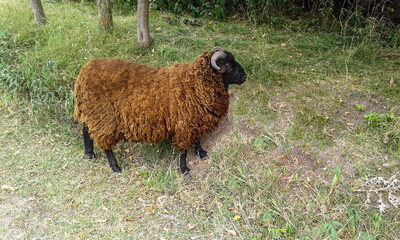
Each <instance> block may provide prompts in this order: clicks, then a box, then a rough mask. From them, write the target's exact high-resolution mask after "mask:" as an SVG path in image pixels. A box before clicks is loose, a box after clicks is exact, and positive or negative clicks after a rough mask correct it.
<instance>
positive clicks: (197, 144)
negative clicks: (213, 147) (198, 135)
mask: <svg viewBox="0 0 400 240" xmlns="http://www.w3.org/2000/svg"><path fill="white" fill-rule="evenodd" d="M194 148H195V149H196V154H197V156H198V157H199V158H200V159H201V160H207V159H208V155H207V151H205V150H204V149H203V148H202V147H201V144H200V140H197V141H196V142H195V143H194Z"/></svg>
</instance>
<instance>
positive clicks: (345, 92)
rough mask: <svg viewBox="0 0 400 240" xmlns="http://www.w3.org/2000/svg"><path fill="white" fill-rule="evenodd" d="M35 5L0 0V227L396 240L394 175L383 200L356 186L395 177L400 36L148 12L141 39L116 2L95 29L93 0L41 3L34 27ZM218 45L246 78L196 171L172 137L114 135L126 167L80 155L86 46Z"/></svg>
mask: <svg viewBox="0 0 400 240" xmlns="http://www.w3.org/2000/svg"><path fill="white" fill-rule="evenodd" d="M29 9H30V8H29V5H28V3H27V2H25V1H4V0H3V1H2V0H0V23H2V24H3V25H0V26H1V27H0V46H1V47H2V48H1V49H0V53H1V54H2V56H4V58H0V81H1V82H0V129H1V130H0V133H1V134H0V159H1V160H2V161H1V162H2V164H1V165H0V185H1V189H0V239H207V240H208V239H246V240H249V239H251V240H261V239H400V231H399V229H400V228H399V227H398V226H399V224H400V223H399V219H400V218H399V217H400V212H399V209H398V208H396V207H395V206H394V205H393V204H391V203H390V202H389V193H390V192H389V190H388V188H382V189H381V190H382V191H381V192H380V193H381V195H380V196H381V199H382V202H383V203H385V204H387V206H388V207H387V208H385V209H384V211H383V212H382V211H380V209H379V208H378V207H379V206H380V205H382V204H380V203H379V202H378V200H379V198H377V196H371V201H372V202H371V203H370V204H366V200H367V199H368V198H367V193H368V189H370V186H369V185H365V183H366V182H368V181H370V180H371V179H374V178H375V177H382V178H383V179H385V180H387V181H389V180H390V178H391V177H393V178H392V179H399V169H400V163H399V158H400V147H399V146H400V121H399V117H398V116H399V115H400V108H399V104H398V99H399V98H400V92H399V84H400V79H399V74H400V68H399V66H400V62H399V59H400V57H399V56H400V53H399V49H398V47H390V46H382V45H381V44H380V43H379V44H377V43H376V42H375V41H376V38H375V37H376V35H368V36H366V37H365V38H362V39H356V37H355V36H353V37H352V36H350V37H349V36H342V35H341V34H340V33H328V32H318V31H316V32H313V31H306V30H301V31H300V30H299V29H302V28H301V25H296V24H298V23H296V22H293V23H291V25H290V26H288V27H287V29H280V30H277V29H272V28H270V27H268V26H254V25H251V24H249V23H246V22H240V21H235V22H230V23H216V22H214V21H206V20H201V19H200V20H196V21H200V23H201V26H192V25H185V24H182V22H184V20H185V18H186V17H184V18H181V17H179V16H173V15H170V14H168V13H159V12H153V14H152V15H151V19H150V23H151V30H152V36H153V38H154V42H153V45H152V48H151V49H149V50H139V49H137V48H135V47H134V44H133V42H134V38H135V36H134V34H133V33H132V29H134V16H127V15H121V14H118V13H116V14H115V15H114V20H115V24H114V25H115V29H114V32H113V33H111V34H109V35H104V34H103V33H102V32H101V31H99V30H98V28H97V22H96V13H95V11H93V10H95V8H94V7H93V6H92V5H90V4H88V3H70V2H52V1H50V2H46V4H45V9H46V11H47V16H48V18H49V22H50V24H49V25H46V26H43V27H36V26H34V23H33V22H32V23H31V22H30V19H31V18H32V17H31V14H32V13H31V11H30V10H29ZM93 12H94V13H93ZM71 15H73V16H79V17H76V18H68V16H71ZM17 16H18V17H17ZM171 19H173V21H171ZM3 26H7V28H6V27H3ZM296 29H297V30H296ZM371 31H372V30H371ZM67 33H68V36H69V37H68V38H65V35H66V34H67ZM217 45H220V46H223V47H224V48H226V49H227V50H229V51H231V52H232V53H233V54H234V55H235V57H236V60H237V61H238V62H239V63H241V64H242V66H243V67H244V69H245V71H246V72H247V74H248V81H247V82H246V83H245V84H243V85H241V86H232V87H231V88H230V94H231V106H230V110H229V114H228V116H227V117H226V118H224V119H223V120H222V122H221V124H220V126H219V128H218V129H216V131H214V132H213V133H210V134H209V135H207V136H205V137H204V139H203V146H204V148H205V149H206V150H207V151H208V154H209V156H210V159H209V160H207V161H200V160H199V159H197V157H196V156H195V154H194V150H190V151H189V167H190V168H191V169H192V172H191V176H190V177H184V176H182V175H181V174H180V173H179V171H178V167H177V165H178V158H179V153H178V152H177V151H175V150H174V149H173V148H171V147H170V145H169V143H168V142H163V143H159V144H139V143H120V144H118V145H117V146H116V147H115V148H114V151H115V153H116V156H117V158H118V161H119V164H120V165H121V167H122V169H123V172H122V174H115V173H113V172H112V171H111V170H110V169H109V167H108V164H107V160H106V158H105V156H104V154H103V153H102V152H101V151H100V149H99V148H97V147H96V148H95V151H96V154H97V156H98V158H97V160H95V161H88V160H85V159H84V158H83V144H82V137H81V125H80V124H79V123H76V122H74V121H73V119H72V106H73V102H72V96H73V91H72V89H73V82H74V80H75V78H76V75H77V73H78V71H79V68H80V67H81V66H82V65H83V64H84V63H85V62H86V61H88V59H89V58H96V57H115V58H120V59H124V60H130V61H136V62H139V63H143V64H149V65H154V66H161V67H162V66H168V65H172V64H173V63H174V62H185V61H193V60H194V59H195V57H196V56H198V55H199V54H201V52H203V51H206V50H209V49H212V47H214V46H217ZM396 174H397V175H396ZM392 193H393V194H392V195H395V196H397V197H398V195H396V194H398V192H392ZM377 199H378V200H377Z"/></svg>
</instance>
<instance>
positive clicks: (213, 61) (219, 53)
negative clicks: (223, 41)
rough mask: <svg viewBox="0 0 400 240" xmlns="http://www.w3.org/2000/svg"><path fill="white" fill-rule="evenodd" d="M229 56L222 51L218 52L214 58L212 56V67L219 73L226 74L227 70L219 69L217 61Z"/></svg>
mask: <svg viewBox="0 0 400 240" xmlns="http://www.w3.org/2000/svg"><path fill="white" fill-rule="evenodd" d="M226 57H227V55H226V53H225V52H224V51H223V50H221V51H217V52H215V53H214V54H213V55H212V56H211V66H212V67H213V68H214V69H215V70H217V72H218V73H224V72H225V68H223V69H221V67H219V66H218V65H217V61H218V60H219V59H221V58H226Z"/></svg>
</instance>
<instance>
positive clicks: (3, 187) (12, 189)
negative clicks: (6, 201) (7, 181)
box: [1, 185, 15, 192]
mask: <svg viewBox="0 0 400 240" xmlns="http://www.w3.org/2000/svg"><path fill="white" fill-rule="evenodd" d="M1 190H4V191H10V192H14V191H15V188H14V187H11V186H8V185H2V186H1Z"/></svg>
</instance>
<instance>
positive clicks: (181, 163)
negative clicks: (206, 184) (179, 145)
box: [179, 150, 190, 175]
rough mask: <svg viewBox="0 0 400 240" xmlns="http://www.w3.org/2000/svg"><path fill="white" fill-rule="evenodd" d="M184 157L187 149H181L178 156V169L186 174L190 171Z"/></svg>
mask: <svg viewBox="0 0 400 240" xmlns="http://www.w3.org/2000/svg"><path fill="white" fill-rule="evenodd" d="M186 158H187V150H183V151H182V152H181V156H180V158H179V170H180V171H181V173H183V175H188V174H189V172H190V169H189V168H188V167H187V165H186Z"/></svg>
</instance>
